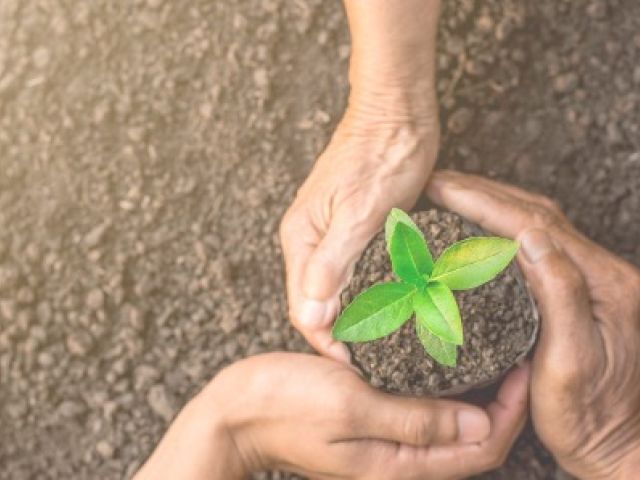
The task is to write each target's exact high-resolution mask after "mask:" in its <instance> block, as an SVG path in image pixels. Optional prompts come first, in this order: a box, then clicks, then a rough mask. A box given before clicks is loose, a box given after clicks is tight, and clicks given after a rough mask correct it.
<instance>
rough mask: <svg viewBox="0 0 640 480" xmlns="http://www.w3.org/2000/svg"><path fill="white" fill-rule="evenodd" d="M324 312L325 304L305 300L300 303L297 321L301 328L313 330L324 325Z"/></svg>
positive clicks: (325, 310)
mask: <svg viewBox="0 0 640 480" xmlns="http://www.w3.org/2000/svg"><path fill="white" fill-rule="evenodd" d="M326 312H327V304H326V303H325V302H319V301H318V300H310V299H306V300H304V301H303V302H302V306H301V307H300V314H299V318H298V319H299V321H300V323H301V324H302V325H303V326H305V327H309V328H315V327H319V326H321V325H322V324H323V323H324V317H325V314H326Z"/></svg>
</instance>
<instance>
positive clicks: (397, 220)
mask: <svg viewBox="0 0 640 480" xmlns="http://www.w3.org/2000/svg"><path fill="white" fill-rule="evenodd" d="M398 225H406V226H407V227H409V228H410V229H411V230H413V231H414V232H416V233H417V234H418V235H420V237H421V238H422V241H423V242H424V250H425V252H426V260H425V261H423V262H422V265H421V268H420V273H421V274H422V275H430V274H431V270H433V257H432V255H431V252H430V251H429V247H428V246H427V241H426V240H425V239H424V234H423V233H422V231H421V230H420V229H419V228H418V226H417V225H416V224H415V223H414V222H413V220H411V217H410V216H409V215H407V214H406V213H405V212H404V211H402V210H400V209H399V208H392V209H391V212H389V215H388V216H387V221H386V223H385V225H384V240H385V242H386V243H387V250H388V251H389V255H391V241H392V238H393V233H394V232H395V230H396V227H397V226H398ZM392 259H393V257H392Z"/></svg>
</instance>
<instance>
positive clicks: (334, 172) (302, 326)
mask: <svg viewBox="0 0 640 480" xmlns="http://www.w3.org/2000/svg"><path fill="white" fill-rule="evenodd" d="M344 4H345V8H346V12H347V16H348V20H349V26H350V30H351V37H352V54H351V60H350V66H349V81H350V85H351V91H350V94H349V102H348V106H347V109H346V111H345V113H344V116H343V118H342V120H341V122H340V123H339V125H338V127H337V129H336V131H335V132H334V134H333V137H332V139H331V141H330V143H329V145H328V146H327V148H326V149H325V151H324V152H323V153H322V154H321V155H320V156H319V158H318V159H317V161H316V163H315V165H314V167H313V169H312V171H311V173H310V174H309V176H308V178H307V179H306V181H305V182H304V184H303V185H302V187H301V188H300V190H299V191H298V194H297V196H296V198H295V200H294V202H293V203H292V205H291V207H290V208H289V209H288V211H287V213H286V214H285V216H284V218H283V221H282V224H281V228H280V237H281V241H282V246H283V251H284V258H285V264H286V272H287V296H288V300H289V312H290V318H291V321H292V322H293V324H294V325H295V326H296V328H297V329H298V330H300V332H301V333H302V334H303V335H304V336H305V338H306V339H307V341H308V342H309V343H310V344H311V345H312V346H313V347H314V348H315V349H316V350H318V351H319V352H320V353H322V354H324V355H326V356H329V357H333V358H335V359H337V360H340V361H344V362H345V363H348V361H349V353H348V350H347V348H346V347H345V345H343V344H342V343H340V342H336V341H334V340H333V338H332V337H331V331H330V329H331V325H332V323H333V320H334V319H335V317H336V315H337V313H338V310H339V308H340V301H339V294H340V291H341V290H342V288H343V287H344V286H345V285H346V284H347V283H348V281H349V278H350V276H351V273H352V271H353V266H354V264H355V262H356V260H357V259H358V258H359V257H360V255H361V253H362V251H363V250H364V248H365V247H366V245H367V243H368V242H369V241H370V240H371V238H372V237H373V236H374V235H375V233H376V232H377V231H378V230H379V229H380V227H381V226H382V225H383V223H384V220H385V217H386V215H387V213H388V212H389V210H390V209H391V208H392V207H400V208H404V209H409V208H411V207H412V206H413V205H414V203H415V201H416V199H417V198H418V196H419V195H420V194H421V193H422V191H423V189H424V185H425V183H426V181H427V178H428V176H429V174H430V173H431V170H432V168H433V165H434V163H435V160H436V155H437V151H438V145H439V135H440V129H439V123H438V108H437V100H436V94H435V85H434V84H435V60H434V59H435V43H436V32H437V22H438V15H439V10H440V2H439V0H402V1H397V0H345V1H344Z"/></svg>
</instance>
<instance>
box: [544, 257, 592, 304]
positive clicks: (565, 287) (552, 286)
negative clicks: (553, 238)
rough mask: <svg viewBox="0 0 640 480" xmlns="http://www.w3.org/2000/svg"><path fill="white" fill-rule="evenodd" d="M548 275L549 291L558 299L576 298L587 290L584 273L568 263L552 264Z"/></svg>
mask: <svg viewBox="0 0 640 480" xmlns="http://www.w3.org/2000/svg"><path fill="white" fill-rule="evenodd" d="M547 274H548V278H549V281H548V282H547V290H548V292H549V293H550V294H553V295H554V296H556V297H565V298H575V297H576V296H578V295H580V294H582V292H584V289H585V288H586V283H585V280H584V277H583V276H582V273H580V271H579V270H578V269H577V268H575V267H573V266H571V265H568V264H567V262H566V261H560V262H553V263H551V262H550V264H549V266H548V268H547Z"/></svg>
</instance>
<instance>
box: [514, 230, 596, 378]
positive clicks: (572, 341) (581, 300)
mask: <svg viewBox="0 0 640 480" xmlns="http://www.w3.org/2000/svg"><path fill="white" fill-rule="evenodd" d="M518 238H519V240H520V243H521V247H522V253H521V255H520V256H521V262H520V263H521V265H522V269H523V272H524V274H525V276H526V278H527V281H528V282H529V285H530V288H531V291H532V293H533V296H534V297H535V299H536V301H537V303H538V306H539V308H540V313H541V317H542V329H541V335H540V343H539V345H538V349H537V352H536V363H538V360H540V359H542V360H543V361H544V367H542V368H543V369H544V370H545V371H549V372H554V373H555V374H559V373H561V372H564V371H566V369H568V368H570V369H574V368H575V366H576V363H578V362H579V361H580V358H583V357H585V355H582V354H580V350H583V349H586V351H588V352H589V354H590V356H591V355H593V353H595V352H597V351H598V350H599V347H600V342H601V341H600V339H599V338H600V337H599V334H598V330H597V327H596V324H595V322H594V320H593V316H592V308H591V300H590V297H589V290H588V287H587V284H586V281H585V278H584V276H583V275H582V273H581V271H580V269H578V267H577V266H576V265H575V263H574V262H573V261H572V260H571V258H569V256H568V255H566V254H565V253H564V252H563V251H561V250H560V249H559V248H558V247H557V246H556V244H555V243H554V242H553V240H552V239H551V237H550V236H549V235H548V234H546V233H545V232H544V231H543V230H538V229H532V230H527V231H525V232H524V233H523V234H521V235H520V236H519V237H518ZM537 368H538V366H537V365H536V369H537Z"/></svg>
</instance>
